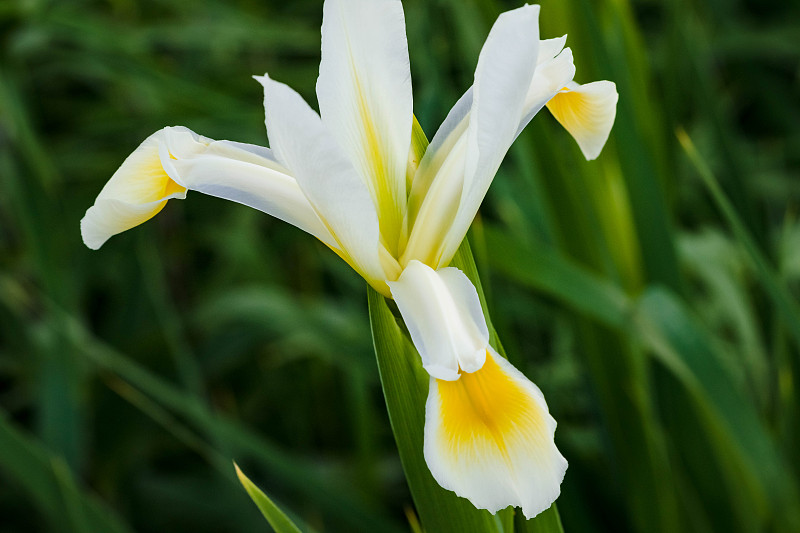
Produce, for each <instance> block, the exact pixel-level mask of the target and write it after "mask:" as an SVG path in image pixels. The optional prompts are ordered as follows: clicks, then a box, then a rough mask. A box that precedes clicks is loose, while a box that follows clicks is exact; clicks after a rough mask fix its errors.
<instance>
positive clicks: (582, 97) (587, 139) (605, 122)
mask: <svg viewBox="0 0 800 533" xmlns="http://www.w3.org/2000/svg"><path fill="white" fill-rule="evenodd" d="M618 99H619V95H618V94H617V86H616V85H615V84H614V83H613V82H610V81H595V82H592V83H587V84H586V85H579V84H577V83H574V82H572V83H569V84H567V85H566V86H565V87H564V88H563V89H562V90H561V91H559V93H558V94H556V95H555V96H554V97H553V98H552V100H550V101H549V102H548V103H547V109H549V110H550V112H551V113H552V114H553V116H554V117H555V118H556V120H558V121H559V122H560V123H561V125H562V126H564V128H565V129H566V130H567V131H568V132H569V133H570V134H571V135H572V136H573V137H574V138H575V141H576V142H577V143H578V146H579V147H580V149H581V152H583V155H584V157H586V159H587V160H592V159H595V158H596V157H597V156H598V155H600V152H601V151H602V150H603V146H604V145H605V144H606V141H607V140H608V135H609V133H611V126H613V125H614V118H615V117H616V115H617V100H618Z"/></svg>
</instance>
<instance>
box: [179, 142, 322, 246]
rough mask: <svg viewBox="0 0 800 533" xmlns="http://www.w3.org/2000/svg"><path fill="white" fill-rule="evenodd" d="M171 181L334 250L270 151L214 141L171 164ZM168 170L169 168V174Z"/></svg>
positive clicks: (297, 189) (290, 177)
mask: <svg viewBox="0 0 800 533" xmlns="http://www.w3.org/2000/svg"><path fill="white" fill-rule="evenodd" d="M171 166H172V169H174V170H173V172H174V173H175V174H174V176H175V178H174V179H175V180H176V181H179V182H180V183H182V184H183V185H184V186H185V187H187V188H189V189H190V190H192V191H197V192H201V193H203V194H208V195H210V196H216V197H217V198H224V199H226V200H231V201H234V202H237V203H240V204H244V205H247V206H249V207H252V208H253V209H258V210H259V211H262V212H264V213H267V214H269V215H272V216H274V217H276V218H278V219H280V220H283V221H284V222H288V223H289V224H292V225H293V226H296V227H298V228H300V229H302V230H303V231H305V232H307V233H310V234H311V235H313V236H315V237H317V238H318V239H319V240H320V241H322V242H323V243H325V244H326V245H328V246H329V247H331V248H334V249H337V247H338V244H337V243H336V241H335V240H334V238H333V236H332V235H331V233H330V231H328V228H327V227H326V226H325V225H324V224H323V223H322V221H321V220H320V218H319V216H317V213H316V211H315V210H314V208H313V207H312V206H311V204H310V203H309V201H308V199H307V198H306V197H305V195H304V194H303V191H301V190H300V187H299V186H298V185H297V181H296V180H295V179H294V178H293V177H292V176H291V175H290V174H289V171H288V170H287V169H286V168H284V167H283V166H281V165H280V164H279V163H278V162H277V161H276V160H275V158H274V157H273V156H272V153H271V151H270V150H269V149H268V148H264V147H261V146H255V145H249V144H243V143H236V142H231V141H214V142H211V143H210V144H209V145H208V146H207V147H206V149H205V150H204V151H203V152H201V153H199V154H197V155H195V156H194V157H185V158H178V159H175V160H172V161H171ZM168 170H169V168H168Z"/></svg>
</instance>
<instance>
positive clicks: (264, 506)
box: [234, 465, 300, 533]
mask: <svg viewBox="0 0 800 533" xmlns="http://www.w3.org/2000/svg"><path fill="white" fill-rule="evenodd" d="M234 466H235V467H236V475H237V476H239V481H241V482H242V486H243V487H244V490H246V491H247V494H248V495H249V496H250V498H251V499H252V500H253V503H255V504H256V506H257V507H258V510H259V511H261V514H263V515H264V518H266V519H267V522H269V525H271V526H272V529H274V530H275V533H300V528H298V527H297V526H296V525H295V524H294V522H292V521H291V520H290V519H289V517H288V516H286V513H284V512H283V511H281V510H280V508H279V507H278V506H277V505H275V503H273V501H272V500H270V499H269V497H267V495H266V494H264V493H263V492H262V491H261V489H259V488H258V487H256V486H255V484H254V483H253V482H252V481H250V478H248V477H247V476H245V475H244V473H243V472H242V471H241V470H240V469H239V466H238V465H234Z"/></svg>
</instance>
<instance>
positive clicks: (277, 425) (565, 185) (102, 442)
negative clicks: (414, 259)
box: [0, 0, 800, 533]
mask: <svg viewBox="0 0 800 533" xmlns="http://www.w3.org/2000/svg"><path fill="white" fill-rule="evenodd" d="M518 5H519V3H514V2H508V1H502V2H501V1H500V0H480V1H470V2H462V1H457V0H434V1H423V0H406V1H405V2H404V7H405V11H406V14H407V29H408V35H409V48H410V54H411V63H412V75H413V81H414V91H415V114H416V116H417V118H418V119H419V121H420V124H421V126H422V129H424V130H425V132H427V134H428V135H429V136H430V135H432V134H433V133H434V132H435V128H436V126H437V125H438V123H440V121H441V120H442V119H443V118H444V116H445V115H446V113H447V110H448V109H449V107H450V106H451V105H452V104H453V103H454V102H455V100H456V98H458V96H460V94H461V92H462V91H463V90H464V89H465V88H466V87H467V86H468V85H469V83H470V82H471V76H472V71H473V69H474V66H475V62H476V60H477V53H478V51H479V49H480V45H481V43H482V41H483V39H484V37H485V35H486V33H487V31H488V29H489V27H490V24H491V23H492V21H493V20H494V18H495V17H496V16H497V15H498V14H499V13H500V12H501V11H503V10H505V9H509V8H513V7H517V6H518ZM541 15H542V28H541V33H542V36H543V37H554V36H557V35H562V34H564V33H568V34H569V41H568V43H569V45H570V46H571V47H572V49H573V51H574V53H575V59H576V66H577V78H576V80H577V81H579V82H588V81H592V80H594V79H610V80H613V81H615V82H616V83H617V85H618V88H619V92H620V106H619V111H618V117H617V123H616V126H615V128H614V130H613V132H612V136H611V139H610V141H609V144H608V145H607V147H606V148H605V150H604V153H603V154H602V155H601V156H600V158H599V159H598V160H597V161H594V162H584V161H583V160H582V159H581V155H580V153H579V151H578V150H577V148H576V147H575V146H574V143H573V141H572V140H571V139H570V138H569V137H568V135H567V134H566V133H565V132H563V130H561V129H560V127H559V126H558V125H557V124H556V123H555V121H553V120H552V119H551V117H549V116H547V112H546V111H543V112H542V113H541V115H540V116H538V117H536V118H535V119H534V121H533V123H532V124H531V125H530V126H529V127H528V128H527V129H526V131H525V132H523V134H522V135H521V136H520V138H519V139H518V140H517V142H516V143H515V145H514V147H513V148H512V150H511V152H510V153H509V156H508V157H507V158H506V161H505V163H504V165H503V167H502V168H501V170H500V172H499V174H498V176H497V178H496V180H495V182H494V184H493V185H492V189H491V190H490V193H489V196H488V198H487V201H486V203H485V204H484V206H483V208H482V212H481V216H480V218H479V220H478V221H477V222H476V224H474V226H473V231H472V233H471V245H472V251H473V252H474V254H475V257H474V259H475V261H476V263H477V269H476V268H475V266H474V264H473V263H472V254H471V253H468V252H467V251H465V250H466V249H462V251H461V252H460V253H459V255H458V256H457V258H456V260H455V264H457V266H459V267H460V268H462V269H464V270H465V271H466V272H467V274H468V275H469V276H470V277H471V278H472V279H473V280H477V277H478V271H480V274H481V276H480V277H481V281H482V282H483V287H482V293H483V296H484V300H485V303H486V305H485V310H487V311H491V317H492V324H493V329H496V332H497V334H494V333H493V338H492V342H493V343H494V344H495V345H497V346H498V348H502V347H501V346H499V344H498V334H499V338H502V340H503V343H504V347H505V349H506V352H507V356H508V357H509V359H510V360H511V361H512V362H513V363H514V364H515V365H516V366H517V367H518V368H520V369H521V370H522V371H523V372H525V374H526V375H528V376H529V377H530V378H531V379H532V380H533V381H534V382H536V383H537V384H538V385H539V386H540V387H541V389H542V390H543V392H544V393H545V397H546V398H547V401H548V405H549V407H550V410H551V412H552V413H553V414H554V416H555V418H556V419H557V420H558V424H559V425H558V430H557V432H556V439H557V444H558V445H559V448H560V449H561V451H562V452H563V454H564V455H565V456H566V457H567V458H568V460H569V461H570V467H569V470H568V472H567V476H566V479H565V481H564V484H563V493H562V496H561V498H560V499H559V500H558V512H556V511H555V510H552V511H549V512H548V513H545V514H544V515H543V516H542V517H541V518H539V519H537V520H533V521H523V520H522V517H521V516H519V515H517V516H512V513H511V511H510V510H509V511H505V512H503V513H499V514H498V515H497V516H496V517H491V515H488V513H485V512H478V511H475V510H474V509H472V508H471V507H470V506H469V504H467V503H465V502H464V501H463V500H460V499H458V498H456V497H455V496H453V495H452V494H451V493H449V492H447V491H444V490H442V489H441V488H439V487H438V485H436V484H435V482H433V480H432V479H431V478H430V475H429V473H428V472H427V470H426V468H425V465H424V463H423V462H422V460H421V458H420V454H421V445H420V443H421V431H422V425H421V424H422V423H421V420H422V411H421V410H420V409H421V406H422V405H424V397H425V394H426V392H427V378H426V376H425V375H424V373H422V372H421V371H420V367H419V365H418V361H417V359H416V358H417V357H418V356H417V355H416V353H415V352H414V351H413V348H412V347H410V346H409V345H408V342H407V339H406V337H405V336H404V334H403V332H402V327H401V325H399V324H398V322H397V320H396V317H395V315H394V314H393V313H392V312H391V310H390V308H389V307H387V305H386V303H385V301H384V299H383V298H381V297H379V296H378V295H376V294H374V293H371V294H370V298H369V311H368V309H367V306H366V305H365V303H364V298H363V282H362V280H361V279H359V278H358V276H357V275H355V274H354V273H352V272H351V271H350V270H349V269H348V268H347V266H346V265H345V264H344V263H343V262H341V261H340V260H339V259H338V258H337V257H335V256H334V255H333V254H331V253H330V252H329V251H328V250H327V249H325V247H324V246H322V245H321V244H319V243H317V242H315V241H314V240H313V239H312V238H310V237H308V236H306V235H304V234H302V233H301V232H300V231H299V230H296V229H295V228H292V227H289V226H287V225H285V224H284V223H282V222H279V221H276V220H273V219H270V218H269V217H266V216H263V215H261V214H260V213H257V212H253V211H250V210H248V209H246V208H244V207H241V206H237V205H232V204H223V203H221V202H220V201H219V200H216V199H214V198H209V197H203V196H201V195H199V194H192V195H190V198H189V201H184V202H171V203H170V204H169V206H167V208H166V209H165V210H164V211H163V212H162V213H161V214H160V215H159V216H158V217H157V218H156V219H154V220H152V221H151V222H149V223H148V224H146V225H143V226H142V227H139V228H136V229H135V230H133V231H130V232H128V233H126V234H124V235H120V236H118V237H115V238H114V239H112V240H111V241H110V242H109V243H108V244H107V245H106V246H104V248H103V249H102V250H101V251H99V252H92V251H90V250H87V249H86V248H85V247H84V246H83V245H82V243H81V242H80V236H79V232H78V221H79V220H80V218H81V216H82V214H83V212H84V211H85V209H86V208H87V207H88V206H89V205H90V204H91V203H92V201H93V199H94V197H95V195H96V194H97V192H98V191H99V190H100V188H101V187H102V185H103V183H105V181H106V180H107V179H108V177H109V176H110V175H111V174H112V173H113V171H114V170H115V169H116V168H117V167H118V165H119V164H120V162H121V161H122V160H123V159H124V158H125V157H126V156H127V155H128V154H129V153H130V151H131V150H132V149H133V148H134V147H135V146H136V145H137V144H138V143H139V142H140V141H141V140H142V139H144V138H145V137H146V136H147V135H149V134H150V133H152V132H153V131H155V130H156V129H158V128H160V127H162V126H165V125H174V124H183V125H186V126H188V127H190V128H192V129H194V130H195V131H198V132H199V133H202V134H205V135H208V136H210V137H213V138H220V139H222V138H227V139H232V140H236V141H242V142H252V143H257V144H265V143H266V136H265V134H264V125H263V112H262V109H261V102H262V94H261V88H260V87H259V86H258V84H257V83H255V82H253V81H252V80H251V78H250V75H252V74H261V73H263V72H264V71H269V73H270V75H271V76H272V77H274V78H276V79H279V80H281V81H285V82H288V83H289V84H291V85H292V86H293V87H295V88H297V89H298V90H299V91H300V92H301V93H302V94H303V95H304V96H305V97H306V98H307V99H308V100H309V101H311V102H313V101H314V95H313V87H314V80H315V78H316V75H317V67H318V62H319V23H320V20H321V9H320V2H277V1H272V0H270V1H265V2H252V1H249V0H237V1H233V2H221V1H218V0H207V1H202V2H195V3H193V4H191V5H189V4H187V3H186V2H181V1H178V0H161V1H158V2H155V1H152V0H145V1H141V2H134V1H131V0H114V1H110V2H103V1H99V0H77V1H71V2H57V1H54V0H31V1H19V2H5V3H0V28H2V30H1V31H0V190H2V191H3V194H2V195H0V409H2V413H3V416H2V417H0V516H1V517H2V521H1V522H2V523H1V524H0V529H2V530H3V531H14V532H16V531H26V532H28V531H31V532H36V531H56V530H58V531H61V530H64V531H76V532H83V531H120V532H122V531H138V532H141V533H146V532H150V531H153V532H155V531H194V532H197V533H204V532H210V531H230V532H232V533H238V532H242V533H244V532H250V531H263V530H264V528H265V524H264V520H263V517H262V516H261V515H260V514H259V512H258V509H257V507H256V506H253V504H252V502H251V501H249V500H248V498H247V496H246V495H245V493H244V492H243V491H242V490H241V485H240V484H239V481H238V480H237V479H236V476H235V475H234V472H233V470H232V469H231V468H230V460H231V459H236V460H237V462H238V463H239V464H241V465H243V468H244V469H245V470H246V471H247V472H248V473H250V474H251V475H252V477H253V479H254V480H256V481H257V483H258V484H259V485H260V486H262V487H263V488H264V489H265V490H266V491H267V493H269V494H270V497H271V498H274V500H275V501H278V502H280V503H281V507H282V508H283V510H284V511H285V513H286V514H285V516H289V517H291V519H292V520H293V521H294V522H295V523H297V524H300V525H301V527H302V528H303V530H306V528H308V529H309V530H310V529H312V528H313V530H317V531H381V532H383V531H389V532H392V531H398V532H399V531H409V530H414V531H419V530H420V529H419V528H420V527H422V528H425V530H426V531H428V532H429V533H434V532H437V533H438V532H439V531H447V530H457V531H466V530H468V527H472V526H470V525H468V524H472V525H474V524H475V522H474V520H479V521H483V524H484V525H485V527H484V530H489V531H511V530H512V529H513V530H515V531H550V530H553V529H554V528H560V527H561V523H560V522H561V521H563V526H564V530H565V531H588V532H593V531H605V530H608V531H648V532H649V531H665V532H671V531H688V532H697V533H705V532H712V531H731V532H743V533H744V532H751V531H752V532H758V531H776V532H791V531H797V530H798V529H800V524H798V521H799V520H800V517H798V509H800V503H798V498H800V497H799V496H798V492H799V491H800V488H799V487H798V484H799V483H798V479H800V408H799V407H798V405H800V402H798V379H799V378H800V357H798V350H799V349H800V327H799V326H798V323H799V322H798V311H797V303H796V302H797V298H798V290H800V256H799V255H798V252H797V251H798V250H800V223H798V220H797V215H796V213H797V207H798V206H797V204H798V199H800V188H799V187H798V186H797V180H796V176H797V174H798V167H799V165H800V160H798V158H797V154H798V153H800V126H798V124H800V105H798V102H799V101H800V98H798V96H800V95H798V91H797V68H796V67H797V60H798V58H800V47H798V44H797V43H800V39H798V38H797V37H798V32H800V26H799V25H798V23H797V21H798V20H800V12H798V7H797V6H795V5H793V4H792V3H790V2H786V3H775V2H773V3H767V4H763V3H762V4H758V5H756V3H753V2H725V1H722V0H716V1H713V2H710V3H709V2H706V3H702V2H695V1H692V0H664V1H663V2H647V1H644V0H615V1H600V2H590V1H589V0H563V1H560V2H555V3H552V4H549V3H544V4H543V6H542V11H541ZM676 131H681V132H685V133H681V134H680V137H681V141H679V140H678V139H677V138H676V135H675V133H676ZM417 133H421V131H418V132H417ZM415 139H416V140H417V141H418V142H419V143H422V144H424V136H420V135H417V137H415ZM681 142H683V145H681ZM684 147H685V148H684ZM487 318H488V317H487ZM370 320H371V321H372V328H373V334H375V332H376V331H378V332H379V333H378V335H377V336H376V344H377V345H378V354H377V355H378V359H377V361H378V364H377V365H376V363H375V354H374V352H373V348H372V343H371V339H370V336H369V330H370ZM381 331H382V333H381ZM378 337H379V338H378ZM381 343H389V344H386V346H384V347H383V348H382V347H381V346H382V344H381ZM401 347H402V348H401ZM397 354H401V355H400V356H398V355H397ZM382 385H383V387H382ZM387 405H388V417H387V416H386V415H385V414H384V413H386V407H387ZM395 438H396V439H397V444H396V443H395ZM398 448H399V450H398ZM398 451H399V453H398ZM406 476H408V482H406V478H405V477H406ZM251 488H252V489H253V490H257V489H255V486H254V485H252V486H251ZM256 494H258V493H256ZM266 501H267V500H263V501H262V503H264V502H266ZM268 508H269V509H270V512H274V511H275V510H276V508H275V507H274V506H272V507H268ZM445 510H447V512H445ZM559 513H560V518H559ZM475 517H478V518H475ZM420 524H421V525H420ZM459 528H460V529H459ZM556 530H557V529H556Z"/></svg>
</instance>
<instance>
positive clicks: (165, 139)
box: [81, 127, 206, 250]
mask: <svg viewBox="0 0 800 533" xmlns="http://www.w3.org/2000/svg"><path fill="white" fill-rule="evenodd" d="M205 140H206V139H205V138H201V137H199V136H197V135H195V134H194V133H193V132H191V131H190V130H188V129H186V128H181V127H177V128H164V129H161V130H159V131H157V132H155V133H154V134H152V135H151V136H150V137H148V138H147V139H145V140H144V142H142V144H140V145H139V147H138V148H136V150H134V152H133V153H132V154H131V155H129V156H128V158H127V159H125V161H124V162H123V163H122V165H121V166H120V167H119V169H117V171H116V172H115V173H114V175H113V176H111V179H110V180H108V182H107V183H106V184H105V186H104V187H103V189H102V190H101V191H100V194H98V195H97V199H96V200H95V203H94V205H93V206H92V207H90V208H89V209H88V210H87V211H86V214H85V215H84V217H83V219H82V220H81V236H82V237H83V242H84V244H86V246H88V247H89V248H91V249H93V250H97V249H98V248H100V247H101V246H102V245H103V243H105V242H106V241H107V240H108V239H109V238H110V237H111V236H113V235H116V234H117V233H122V232H123V231H125V230H128V229H131V228H133V227H134V226H138V225H139V224H141V223H143V222H145V221H147V220H149V219H150V218H152V217H154V216H155V215H156V214H157V213H158V212H159V211H161V209H163V207H164V206H165V205H166V203H167V200H170V199H171V198H180V199H183V198H185V197H186V188H185V187H183V186H182V185H180V184H179V183H177V182H175V181H174V180H173V179H172V178H170V176H169V175H168V174H167V172H166V171H165V170H164V165H163V164H162V161H163V160H165V159H166V160H169V158H170V155H171V154H170V152H169V149H168V148H166V146H167V144H169V145H171V146H172V147H173V148H174V149H176V150H179V151H181V152H183V153H189V154H190V153H193V152H194V151H198V150H202V149H203V148H204V147H205V142H204V141H205Z"/></svg>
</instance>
